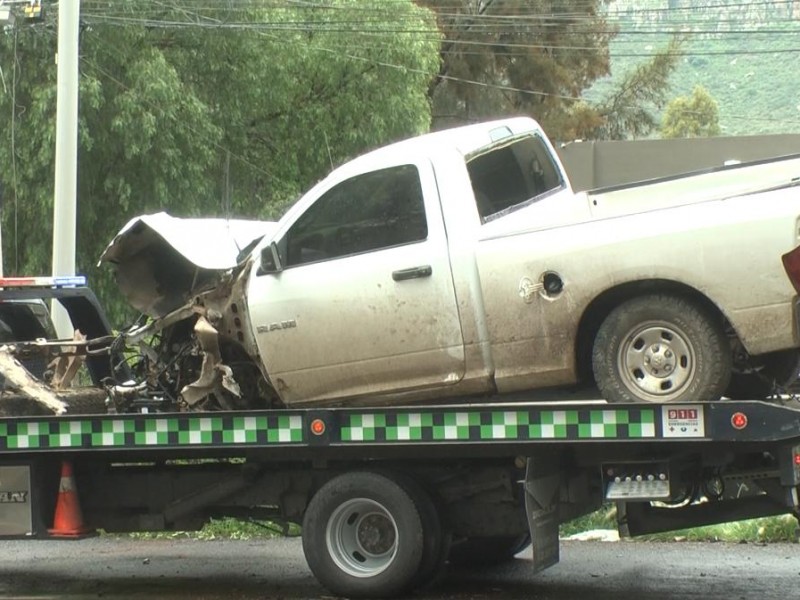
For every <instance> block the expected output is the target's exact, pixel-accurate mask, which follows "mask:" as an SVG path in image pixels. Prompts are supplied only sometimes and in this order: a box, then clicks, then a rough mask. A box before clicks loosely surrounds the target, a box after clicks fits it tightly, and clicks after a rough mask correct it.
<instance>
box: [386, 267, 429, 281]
mask: <svg viewBox="0 0 800 600" xmlns="http://www.w3.org/2000/svg"><path fill="white" fill-rule="evenodd" d="M432 274H433V269H432V268H431V266H430V265H423V266H421V267H411V268H410V269H400V270H399V271H392V279H394V280H395V281H405V280H406V279H418V278H420V277H430V276H431V275H432Z"/></svg>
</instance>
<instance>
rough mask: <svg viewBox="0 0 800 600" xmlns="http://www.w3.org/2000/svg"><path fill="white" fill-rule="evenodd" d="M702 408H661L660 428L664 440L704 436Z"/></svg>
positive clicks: (690, 406) (678, 406) (689, 406)
mask: <svg viewBox="0 0 800 600" xmlns="http://www.w3.org/2000/svg"><path fill="white" fill-rule="evenodd" d="M703 417H704V415H703V407H702V406H692V405H688V406H680V405H674V406H662V407H661V427H662V429H663V431H662V433H663V436H664V437H665V438H701V437H705V435H706V426H705V421H704V419H703Z"/></svg>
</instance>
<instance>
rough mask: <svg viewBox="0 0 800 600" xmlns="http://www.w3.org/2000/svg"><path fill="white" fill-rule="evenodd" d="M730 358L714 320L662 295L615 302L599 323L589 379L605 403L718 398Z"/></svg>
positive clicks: (682, 300) (727, 377)
mask: <svg viewBox="0 0 800 600" xmlns="http://www.w3.org/2000/svg"><path fill="white" fill-rule="evenodd" d="M731 362H732V357H731V350H730V344H729V343H728V340H727V338H726V337H725V332H724V330H723V328H722V324H721V323H720V322H718V319H715V317H714V315H712V314H710V313H709V312H708V311H706V310H704V309H703V308H702V307H700V306H699V305H698V304H696V303H694V302H692V301H691V300H688V299H686V298H683V297H680V296H672V295H668V294H663V295H662V294H658V295H648V296H640V297H638V298H633V299H631V300H628V301H627V302H624V303H623V304H620V305H619V306H618V307H616V308H615V309H614V310H612V311H611V313H610V314H609V315H608V317H606V319H605V320H604V321H603V323H602V325H601V326H600V329H599V331H598V333H597V337H596V338H595V342H594V349H593V351H592V366H593V369H594V375H595V380H596V382H597V385H598V387H599V388H600V392H601V394H602V395H603V397H604V398H605V399H606V400H608V401H609V402H655V403H661V402H701V401H707V400H718V399H719V397H720V396H721V395H722V393H723V392H724V391H725V389H726V387H727V385H728V382H729V380H730V377H731Z"/></svg>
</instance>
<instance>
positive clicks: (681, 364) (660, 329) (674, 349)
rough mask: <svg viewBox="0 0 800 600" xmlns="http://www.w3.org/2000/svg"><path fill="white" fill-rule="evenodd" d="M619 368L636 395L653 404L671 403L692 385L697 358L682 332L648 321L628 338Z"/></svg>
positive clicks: (625, 382) (663, 323)
mask: <svg viewBox="0 0 800 600" xmlns="http://www.w3.org/2000/svg"><path fill="white" fill-rule="evenodd" d="M617 365H618V367H619V371H620V374H621V375H622V381H623V382H624V384H625V386H626V387H627V388H628V389H629V390H630V391H631V392H632V393H633V394H634V395H636V396H638V397H640V398H641V399H642V400H646V401H649V402H669V401H670V400H671V399H673V398H675V397H677V396H678V395H679V394H680V393H681V392H682V391H683V389H684V387H686V386H687V385H688V384H689V383H690V382H691V381H692V378H693V377H694V373H695V369H696V357H695V351H694V348H693V346H692V343H691V341H690V340H689V337H688V336H687V335H686V334H685V333H684V332H683V331H682V330H681V329H679V328H678V327H676V326H675V325H674V324H672V323H667V322H665V321H648V322H645V323H639V324H638V325H637V326H636V327H634V328H633V329H631V330H630V331H629V332H628V333H627V334H626V335H625V338H624V341H623V342H622V344H621V345H620V348H619V354H618V355H617Z"/></svg>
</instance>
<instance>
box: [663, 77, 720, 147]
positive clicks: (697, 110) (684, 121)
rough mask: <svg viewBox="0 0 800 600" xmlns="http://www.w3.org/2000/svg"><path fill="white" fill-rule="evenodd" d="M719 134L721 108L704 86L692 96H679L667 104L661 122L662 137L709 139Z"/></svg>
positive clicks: (697, 88) (698, 88)
mask: <svg viewBox="0 0 800 600" xmlns="http://www.w3.org/2000/svg"><path fill="white" fill-rule="evenodd" d="M719 134H720V128H719V106H717V101H716V100H714V98H713V97H712V96H711V94H710V93H709V92H708V90H707V89H706V88H704V87H703V86H701V85H697V86H695V88H694V90H692V95H691V96H678V97H677V98H674V99H673V100H671V101H670V103H669V104H667V109H666V111H665V113H664V118H663V120H662V122H661V136H662V137H664V138H689V137H709V136H714V135H719Z"/></svg>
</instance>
